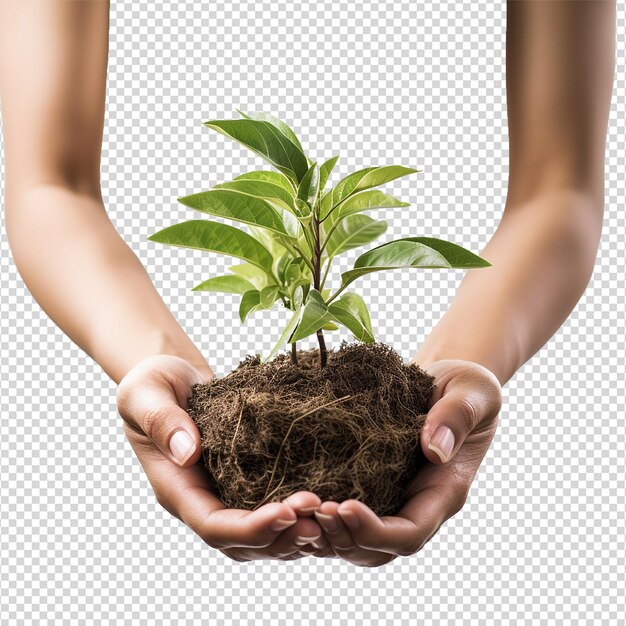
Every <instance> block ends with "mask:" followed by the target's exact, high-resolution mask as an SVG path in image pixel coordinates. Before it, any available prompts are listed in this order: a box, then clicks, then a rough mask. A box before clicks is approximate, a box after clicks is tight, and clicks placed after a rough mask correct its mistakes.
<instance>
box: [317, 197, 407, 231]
mask: <svg viewBox="0 0 626 626" xmlns="http://www.w3.org/2000/svg"><path fill="white" fill-rule="evenodd" d="M407 206H411V204H410V203H409V202H402V200H398V199H397V198H394V197H393V196H389V195H387V194H386V193H383V192H382V191H380V190H379V189H371V190H369V191H362V192H361V193H357V194H355V195H353V196H350V197H348V198H346V199H345V200H344V201H343V202H342V203H341V204H339V206H338V207H337V208H336V209H335V210H334V211H333V212H332V213H331V214H330V215H329V216H328V220H327V222H328V223H329V224H334V223H335V222H337V221H338V220H340V219H343V218H344V217H347V216H348V215H353V214H354V213H362V212H363V211H367V210H369V209H382V208H391V207H394V208H395V207H407ZM324 223H326V222H324Z"/></svg>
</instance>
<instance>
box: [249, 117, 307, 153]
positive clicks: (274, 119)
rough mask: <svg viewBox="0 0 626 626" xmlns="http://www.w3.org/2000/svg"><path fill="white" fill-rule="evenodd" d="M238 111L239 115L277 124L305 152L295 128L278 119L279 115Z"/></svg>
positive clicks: (273, 124)
mask: <svg viewBox="0 0 626 626" xmlns="http://www.w3.org/2000/svg"><path fill="white" fill-rule="evenodd" d="M237 112H238V113H239V115H241V116H242V117H245V118H247V119H249V120H257V121H261V122H269V123H270V124H272V126H276V128H278V130H279V131H280V132H281V133H282V134H283V135H285V137H287V139H290V140H291V141H292V143H294V144H295V145H296V146H297V147H298V148H300V150H301V151H302V152H304V150H303V149H302V144H301V143H300V140H299V139H298V137H297V135H296V133H294V132H293V130H291V128H289V126H287V124H285V122H283V121H282V120H280V119H278V118H277V117H274V116H273V115H270V114H269V113H244V112H243V111H240V110H239V109H237Z"/></svg>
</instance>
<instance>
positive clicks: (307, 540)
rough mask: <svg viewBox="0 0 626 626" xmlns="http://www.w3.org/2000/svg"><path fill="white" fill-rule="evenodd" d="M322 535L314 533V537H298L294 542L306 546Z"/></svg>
mask: <svg viewBox="0 0 626 626" xmlns="http://www.w3.org/2000/svg"><path fill="white" fill-rule="evenodd" d="M319 538H320V536H319V535H313V536H312V537H296V538H295V539H294V540H293V542H294V543H295V544H296V545H297V546H306V545H307V544H308V543H311V542H313V541H315V540H316V539H319Z"/></svg>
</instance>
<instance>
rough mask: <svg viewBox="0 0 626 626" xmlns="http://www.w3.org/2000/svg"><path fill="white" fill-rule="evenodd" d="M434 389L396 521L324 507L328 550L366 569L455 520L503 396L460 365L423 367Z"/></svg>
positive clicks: (485, 375) (487, 374) (483, 374)
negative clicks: (420, 459) (419, 459)
mask: <svg viewBox="0 0 626 626" xmlns="http://www.w3.org/2000/svg"><path fill="white" fill-rule="evenodd" d="M427 371H428V373H429V374H431V375H433V376H434V377H435V384H436V386H437V388H436V391H435V393H434V396H433V399H432V401H431V408H430V411H429V412H428V418H427V421H426V424H425V425H424V428H423V431H422V435H421V446H422V450H423V452H424V454H425V455H426V457H427V459H428V460H429V461H430V463H428V464H426V465H424V466H423V467H420V469H419V470H418V473H417V475H416V476H415V478H414V479H413V480H412V482H411V483H410V485H409V487H408V489H407V501H406V503H405V504H404V506H403V507H402V509H401V510H400V511H399V512H398V514H397V515H395V516H385V517H378V516H377V515H375V514H374V512H373V511H372V510H371V509H370V508H368V507H367V506H365V505H364V504H363V503H361V502H359V501H358V500H346V501H344V502H342V503H341V504H339V503H337V502H323V503H322V504H321V506H320V508H319V510H318V511H317V512H316V513H315V517H316V519H317V521H318V522H319V523H320V525H321V526H322V528H323V529H324V537H325V538H326V539H327V540H328V542H329V544H330V548H332V550H333V551H334V552H335V553H336V554H338V555H339V556H340V557H342V558H344V559H345V560H347V561H349V562H351V563H353V564H355V565H363V566H368V567H373V566H379V565H385V564H386V563H389V562H390V561H392V560H394V559H395V558H396V557H398V556H409V555H411V554H413V553H415V552H418V551H419V550H421V549H422V547H423V546H424V545H425V544H426V543H427V542H428V541H429V540H430V539H431V537H433V535H435V533H436V532H437V531H438V530H439V528H440V527H441V525H442V524H443V523H444V522H445V521H446V520H448V519H449V518H450V517H452V516H453V515H455V514H456V513H458V512H459V511H460V510H461V508H462V507H463V505H464V504H465V500H466V498H467V494H468V491H469V488H470V486H471V484H472V481H473V480H474V476H475V475H476V472H477V471H478V467H479V466H480V463H481V461H482V459H483V457H484V456H485V454H486V452H487V450H488V448H489V445H490V444H491V441H492V439H493V437H494V435H495V432H496V427H497V423H498V414H499V412H500V408H501V405H502V392H501V387H500V383H499V381H498V379H497V378H496V376H495V375H494V374H493V373H492V372H491V371H489V370H488V369H486V368H484V367H482V366H481V365H478V364H477V363H472V362H469V361H461V360H445V361H436V362H434V363H433V364H432V365H430V366H429V367H428V368H427Z"/></svg>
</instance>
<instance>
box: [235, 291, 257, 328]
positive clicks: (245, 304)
mask: <svg viewBox="0 0 626 626" xmlns="http://www.w3.org/2000/svg"><path fill="white" fill-rule="evenodd" d="M260 308H261V294H260V293H259V291H257V290H256V289H252V290H250V291H246V293H244V294H243V296H242V297H241V303H240V304H239V319H240V320H241V323H242V324H243V323H244V322H245V321H246V318H247V317H248V315H250V313H252V312H254V311H258V310H259V309H260Z"/></svg>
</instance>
